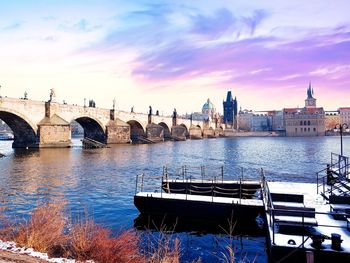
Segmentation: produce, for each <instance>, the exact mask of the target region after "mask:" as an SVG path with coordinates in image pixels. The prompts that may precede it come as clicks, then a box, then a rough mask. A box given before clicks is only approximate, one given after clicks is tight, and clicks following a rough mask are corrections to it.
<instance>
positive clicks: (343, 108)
mask: <svg viewBox="0 0 350 263" xmlns="http://www.w3.org/2000/svg"><path fill="white" fill-rule="evenodd" d="M339 110H350V107H340V108H339Z"/></svg>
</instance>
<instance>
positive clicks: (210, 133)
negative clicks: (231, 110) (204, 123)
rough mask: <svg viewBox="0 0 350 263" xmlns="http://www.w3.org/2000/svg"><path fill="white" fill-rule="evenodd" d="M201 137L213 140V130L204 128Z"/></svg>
mask: <svg viewBox="0 0 350 263" xmlns="http://www.w3.org/2000/svg"><path fill="white" fill-rule="evenodd" d="M203 137H204V138H214V137H215V131H214V129H213V128H204V130H203Z"/></svg>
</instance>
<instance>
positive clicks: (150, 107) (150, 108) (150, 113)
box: [148, 106, 152, 116]
mask: <svg viewBox="0 0 350 263" xmlns="http://www.w3.org/2000/svg"><path fill="white" fill-rule="evenodd" d="M148 115H150V116H151V115H152V106H149V113H148Z"/></svg>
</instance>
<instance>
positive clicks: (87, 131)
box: [72, 116, 107, 143]
mask: <svg viewBox="0 0 350 263" xmlns="http://www.w3.org/2000/svg"><path fill="white" fill-rule="evenodd" d="M73 120H75V121H76V122H77V123H79V124H80V126H81V127H83V129H84V138H90V139H93V140H95V141H98V142H102V143H106V141H107V136H106V132H105V129H104V125H103V124H102V123H101V122H100V121H98V120H96V119H94V118H91V117H89V116H81V117H76V118H73ZM73 120H72V121H73Z"/></svg>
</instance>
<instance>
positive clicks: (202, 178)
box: [201, 165, 204, 183]
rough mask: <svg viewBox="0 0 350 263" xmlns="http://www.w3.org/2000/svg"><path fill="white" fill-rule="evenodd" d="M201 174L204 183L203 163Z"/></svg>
mask: <svg viewBox="0 0 350 263" xmlns="http://www.w3.org/2000/svg"><path fill="white" fill-rule="evenodd" d="M201 176H202V183H203V179H204V175H203V166H202V165H201Z"/></svg>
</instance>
